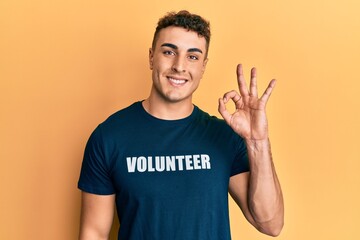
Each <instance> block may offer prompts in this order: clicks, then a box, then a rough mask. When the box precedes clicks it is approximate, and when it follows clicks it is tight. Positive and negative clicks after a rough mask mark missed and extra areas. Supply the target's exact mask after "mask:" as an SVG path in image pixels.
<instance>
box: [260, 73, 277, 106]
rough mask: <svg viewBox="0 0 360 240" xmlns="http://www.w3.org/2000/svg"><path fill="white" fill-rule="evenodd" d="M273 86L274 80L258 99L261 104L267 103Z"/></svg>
mask: <svg viewBox="0 0 360 240" xmlns="http://www.w3.org/2000/svg"><path fill="white" fill-rule="evenodd" d="M275 85H276V80H275V79H273V80H271V81H270V83H269V85H268V87H267V88H266V90H265V92H264V94H263V95H262V96H261V98H260V99H261V100H262V101H263V102H265V103H267V101H268V100H269V98H270V96H271V93H272V91H273V90H274V88H275Z"/></svg>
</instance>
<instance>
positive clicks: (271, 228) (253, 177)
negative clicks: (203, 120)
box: [79, 27, 284, 240]
mask: <svg viewBox="0 0 360 240" xmlns="http://www.w3.org/2000/svg"><path fill="white" fill-rule="evenodd" d="M207 62H208V59H207V58H206V41H205V39H204V38H203V37H201V36H198V34H197V33H195V32H192V31H188V30H186V29H183V28H180V27H167V28H165V29H162V30H161V31H160V32H159V38H158V40H157V42H156V45H155V48H154V49H152V48H151V49H150V50H149V64H150V69H151V70H152V80H153V84H152V88H151V91H150V95H149V97H148V98H147V99H146V100H144V101H143V106H144V108H145V110H146V111H147V112H149V113H150V114H151V115H153V116H155V117H157V118H160V119H166V120H175V119H181V118H185V117H187V116H189V115H190V114H191V113H192V111H193V108H194V106H193V103H192V95H193V93H194V91H195V90H196V89H197V87H198V86H199V83H200V80H201V78H202V76H203V73H204V71H205V68H206V64H207ZM237 80H238V85H239V93H238V92H236V91H230V92H227V93H225V94H224V96H223V97H222V98H220V99H219V108H218V109H219V113H220V114H221V115H222V116H223V118H224V120H225V121H226V123H227V124H228V125H229V126H230V127H231V128H232V129H233V130H234V131H235V132H236V133H237V134H239V135H240V136H242V137H243V138H244V139H245V142H246V146H247V150H248V156H249V162H250V172H249V173H242V174H237V175H235V176H232V177H231V178H230V181H229V193H230V195H231V196H232V197H233V199H234V200H235V202H236V203H237V204H238V206H239V207H240V209H241V210H242V212H243V214H244V215H245V217H246V219H247V220H248V221H249V222H250V223H251V224H252V225H253V226H254V227H256V228H257V229H258V230H259V231H261V232H263V233H265V234H268V235H271V236H277V235H278V234H279V233H280V231H281V229H282V226H283V221H284V204H283V196H282V192H281V187H280V184H279V180H278V178H277V176H276V172H275V168H274V164H273V161H272V156H271V149H270V141H269V136H268V125H267V118H266V112H265V107H266V103H267V101H268V99H269V97H270V95H271V92H272V90H273V88H274V86H275V80H272V81H271V82H270V84H269V86H268V87H267V89H266V90H265V92H264V94H263V95H262V96H261V97H260V98H259V97H258V93H257V86H256V69H255V68H253V69H252V70H251V80H250V88H249V89H248V88H247V86H246V83H245V78H244V75H243V70H242V66H241V65H238V67H237ZM231 101H232V102H234V103H235V106H236V110H235V112H233V113H230V112H229V111H228V110H227V109H226V104H227V103H229V102H231ZM114 201H115V195H109V196H99V195H94V194H90V193H85V192H83V193H82V213H81V227H80V238H79V239H80V240H85V239H86V240H92V239H108V237H109V233H110V229H111V225H112V220H113V215H114Z"/></svg>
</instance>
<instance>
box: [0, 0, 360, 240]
mask: <svg viewBox="0 0 360 240" xmlns="http://www.w3.org/2000/svg"><path fill="white" fill-rule="evenodd" d="M181 9H188V10H190V11H193V12H195V13H198V14H200V15H202V16H204V17H205V18H207V19H209V20H210V21H211V26H212V33H213V38H212V40H211V45H210V53H209V59H210V60H209V63H208V66H207V71H206V73H205V76H204V78H203V80H202V82H201V85H200V87H199V89H198V91H197V93H196V94H195V97H194V102H195V103H196V104H197V105H198V106H199V107H200V108H202V109H204V110H206V111H208V112H210V113H211V114H213V115H217V116H219V114H218V113H217V99H218V98H219V97H220V96H222V95H223V93H225V92H226V91H228V90H231V89H237V85H236V75H235V67H236V64H237V63H243V64H244V68H245V73H246V76H249V70H250V68H251V67H252V66H256V67H257V68H258V76H259V77H258V81H259V88H260V90H261V91H263V90H264V89H265V87H266V85H267V83H268V82H269V81H270V80H271V79H272V78H276V79H277V80H278V82H277V86H276V88H275V90H274V92H273V94H272V96H271V98H270V101H269V104H268V117H269V124H270V134H271V140H272V148H273V157H274V162H275V165H276V167H277V172H278V175H279V178H280V180H281V183H282V188H283V192H284V197H285V207H286V213H285V221H286V222H285V227H284V229H283V232H282V234H281V235H280V237H279V238H278V239H287V240H289V239H291V240H304V239H327V240H331V239H359V238H360V234H359V231H358V228H359V223H360V221H359V220H358V219H359V216H360V205H359V202H360V192H359V184H360V174H359V172H360V163H359V162H360V154H359V146H360V145H359V136H360V113H359V109H360V99H359V94H358V93H359V89H360V77H359V64H360V17H359V12H360V2H359V1H357V0H352V1H351V0H343V1H338V0H327V1H319V0H303V1H291V0H290V1H289V0H278V1H254V0H251V1H250V0H247V1H243V0H241V1H238V0H230V1H205V0H199V1H193V0H182V1H165V0H154V1H136V0H135V1H119V0H109V1H79V0H72V1H63V0H62V1H60V0H51V1H46V0H43V1H37V0H34V1H25V0H2V1H0V190H1V193H0V239H10V240H21V239H52V240H57V239H58V240H63V239H76V238H77V235H78V228H79V216H80V191H79V190H77V180H78V175H79V170H80V166H81V161H82V154H83V150H84V147H85V144H86V141H87V139H88V137H89V135H90V133H91V132H92V130H93V129H94V128H95V127H96V126H97V124H99V123H100V122H101V121H103V120H104V119H106V118H107V117H108V116H109V115H110V114H111V113H113V112H115V111H117V110H119V109H120V108H123V107H126V106H128V105H129V104H131V103H132V102H134V101H137V100H141V99H144V98H146V97H147V96H148V93H149V90H150V86H151V78H150V77H151V74H150V70H149V67H148V49H149V47H150V45H151V40H152V35H153V31H154V28H155V26H156V22H157V20H158V18H159V17H161V16H162V15H163V14H165V13H166V12H168V11H171V10H176V11H178V10H181ZM230 204H231V209H230V210H231V226H232V235H233V239H257V240H258V239H259V240H261V239H270V237H267V236H264V235H262V234H260V233H258V232H257V231H256V230H255V229H253V228H252V227H251V226H250V225H249V224H248V223H247V222H246V220H245V219H244V217H243V216H242V214H241V212H240V210H239V209H238V208H237V207H236V206H235V205H234V203H233V202H232V200H230ZM200 224H201V223H200ZM113 239H115V238H113Z"/></svg>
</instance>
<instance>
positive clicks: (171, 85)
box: [78, 11, 284, 240]
mask: <svg viewBox="0 0 360 240" xmlns="http://www.w3.org/2000/svg"><path fill="white" fill-rule="evenodd" d="M209 41H210V29H209V24H208V22H207V21H205V20H204V19H202V18H201V17H200V16H197V15H193V14H190V13H189V12H187V11H181V12H178V13H170V14H168V15H166V16H165V17H164V18H162V19H160V21H159V23H158V27H157V29H156V31H155V34H154V40H153V44H152V47H151V49H150V51H149V62H150V69H151V70H152V80H153V84H152V88H151V92H150V95H149V97H148V98H147V99H145V100H144V101H140V102H136V103H134V104H132V105H131V106H129V107H127V108H125V109H123V110H120V111H119V112H117V113H115V114H113V115H112V116H110V117H109V118H108V119H107V120H106V121H105V122H103V123H102V124H100V125H99V126H98V127H97V128H96V129H95V131H94V132H93V134H92V135H91V137H90V139H89V141H88V144H87V146H86V149H85V154H84V160H83V165H82V169H81V175H80V180H79V185H78V186H79V188H80V189H81V190H82V191H83V192H82V214H81V229H80V239H86V240H90V239H108V235H109V231H110V228H111V225H112V221H113V216H114V204H115V203H116V207H117V211H118V216H119V220H120V229H119V237H118V239H136V240H139V239H157V240H158V239H160V240H161V239H164V240H169V239H171V240H176V239H181V240H184V239H197V240H199V239H206V240H209V239H214V240H215V239H216V240H219V239H230V238H231V236H230V225H229V215H228V192H229V193H230V194H231V196H232V197H233V199H234V200H235V201H236V203H237V204H238V205H239V207H240V209H241V210H242V212H243V213H244V215H245V217H246V219H247V220H248V221H249V222H250V223H251V224H252V225H254V226H255V227H256V228H257V229H258V230H259V231H261V232H263V233H265V234H268V235H272V236H276V235H278V234H279V233H280V231H281V229H282V226H283V215H284V207H283V198H282V192H281V188H280V184H279V181H278V179H277V176H276V173H275V169H274V165H273V162H272V158H271V150H270V142H269V139H268V127H267V119H266V114H265V105H266V103H267V101H268V98H269V96H270V94H271V92H272V89H273V87H274V85H275V81H274V80H273V81H271V82H270V84H269V86H268V88H267V89H266V91H265V93H264V94H263V95H262V96H261V97H260V98H259V97H258V94H257V86H256V70H255V69H252V70H251V81H250V88H249V90H248V89H247V87H246V84H245V79H244V76H243V71H242V66H241V65H239V66H238V67H237V76H238V83H239V92H240V93H238V92H236V91H230V92H228V93H226V94H225V95H224V97H222V98H221V99H219V112H220V114H221V115H222V116H223V118H224V120H225V121H224V120H219V119H217V118H215V117H211V116H209V115H208V114H207V113H205V112H203V111H202V110H200V109H199V108H198V107H197V106H194V105H193V103H192V94H193V93H194V91H195V90H196V89H197V87H198V85H199V82H200V79H201V78H202V76H203V73H204V71H205V67H206V63H207V60H208V59H207V54H208V47H209ZM229 101H233V102H234V103H235V105H236V111H235V112H234V113H229V112H228V111H227V110H226V107H225V105H226V103H228V102H229Z"/></svg>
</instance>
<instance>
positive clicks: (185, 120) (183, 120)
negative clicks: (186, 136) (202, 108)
mask: <svg viewBox="0 0 360 240" xmlns="http://www.w3.org/2000/svg"><path fill="white" fill-rule="evenodd" d="M143 101H144V100H142V101H139V102H137V103H136V105H137V107H138V108H139V109H140V112H141V114H142V115H143V116H144V117H145V118H147V119H148V120H149V121H151V122H154V123H161V124H184V123H188V122H190V121H192V120H193V119H194V118H195V116H196V115H197V113H198V112H199V108H198V107H197V106H196V105H194V109H193V111H192V113H191V114H190V115H189V116H187V117H185V118H181V119H176V120H167V119H161V118H157V117H155V116H153V115H151V114H150V113H148V112H147V111H146V110H145V108H144V106H143V105H142V102H143Z"/></svg>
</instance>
